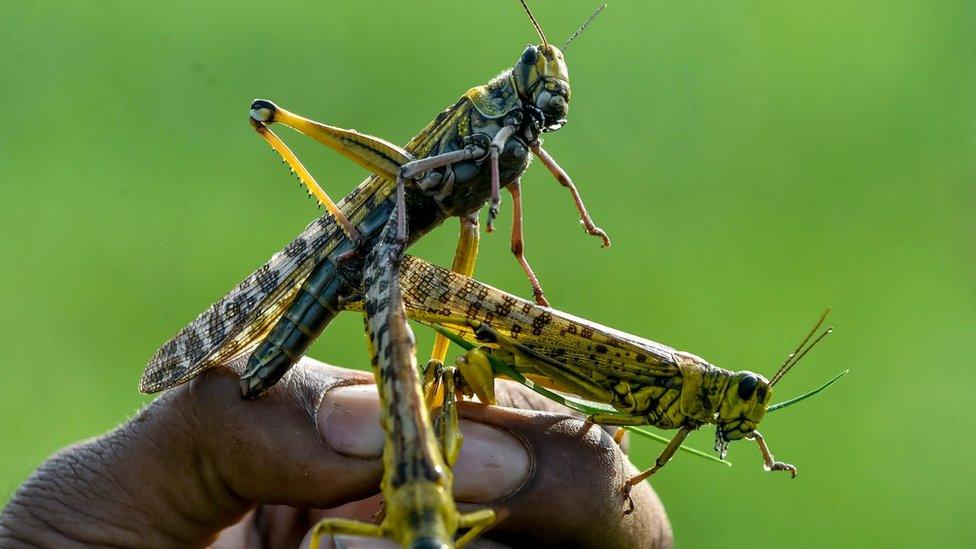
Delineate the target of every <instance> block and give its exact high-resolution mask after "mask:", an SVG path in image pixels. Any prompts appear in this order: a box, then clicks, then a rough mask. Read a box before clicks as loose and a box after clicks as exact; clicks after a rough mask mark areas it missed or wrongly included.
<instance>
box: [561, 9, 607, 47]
mask: <svg viewBox="0 0 976 549" xmlns="http://www.w3.org/2000/svg"><path fill="white" fill-rule="evenodd" d="M605 7H607V4H606V3H603V4H602V5H601V6H600V7H599V8H597V9H596V11H595V12H593V15H591V16H590V17H589V18H588V19H587V20H586V21H583V24H582V25H580V28H578V29H576V32H574V33H573V35H572V36H570V37H569V40H567V41H566V43H565V44H563V51H566V48H568V47H569V43H570V42H572V41H573V40H576V37H577V36H579V35H581V34H583V30H584V29H586V27H588V26H590V23H592V22H593V20H594V19H596V16H597V15H600V12H601V11H603V8H605Z"/></svg>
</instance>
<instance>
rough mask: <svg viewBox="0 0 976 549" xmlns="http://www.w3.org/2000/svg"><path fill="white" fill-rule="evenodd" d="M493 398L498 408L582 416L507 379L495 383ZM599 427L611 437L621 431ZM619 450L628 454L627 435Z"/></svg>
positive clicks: (613, 427) (626, 434)
mask: <svg viewBox="0 0 976 549" xmlns="http://www.w3.org/2000/svg"><path fill="white" fill-rule="evenodd" d="M495 397H496V399H497V401H498V405H499V406H504V407H507V408H517V409H519V410H537V411H545V412H553V413H557V414H563V415H569V416H573V417H577V418H580V419H582V418H583V414H581V413H580V412H578V411H576V410H573V409H571V408H568V407H566V406H563V405H562V404H560V403H558V402H556V401H554V400H552V399H550V398H546V397H544V396H542V395H540V394H539V393H537V392H535V391H533V390H532V389H529V388H528V387H526V386H525V385H522V384H521V383H516V382H514V381H510V380H507V379H499V380H496V381H495ZM600 427H602V428H603V430H604V431H606V432H607V433H609V434H610V435H611V436H613V435H614V434H616V433H617V431H619V430H620V429H621V427H615V426H610V425H601V426H600ZM620 449H621V450H622V451H623V453H625V454H627V453H629V451H630V436H629V434H628V433H624V435H623V439H622V440H621V441H620Z"/></svg>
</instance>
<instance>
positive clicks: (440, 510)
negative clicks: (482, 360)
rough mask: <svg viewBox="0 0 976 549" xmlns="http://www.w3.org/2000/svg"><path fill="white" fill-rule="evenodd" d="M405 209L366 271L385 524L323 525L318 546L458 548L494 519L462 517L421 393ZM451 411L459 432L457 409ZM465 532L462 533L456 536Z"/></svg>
mask: <svg viewBox="0 0 976 549" xmlns="http://www.w3.org/2000/svg"><path fill="white" fill-rule="evenodd" d="M400 211H401V210H400V209H399V206H397V207H396V208H394V212H393V213H392V215H391V217H390V219H389V220H388V222H387V224H386V228H385V229H384V230H383V232H382V233H381V235H380V240H379V242H378V243H377V244H376V245H375V246H374V248H373V250H372V252H371V253H370V255H369V257H368V259H367V261H366V265H365V269H364V272H363V286H364V288H365V293H364V299H363V310H364V312H365V324H366V333H367V336H368V340H369V348H370V354H371V356H372V366H373V375H374V376H375V377H376V380H377V387H378V389H379V394H380V406H381V411H382V412H381V414H380V417H381V422H382V424H383V431H384V434H385V438H384V447H383V479H382V482H381V484H380V488H381V492H382V493H383V496H384V501H385V516H384V517H383V520H382V522H380V524H373V523H368V522H359V521H353V520H346V519H326V520H323V521H321V522H319V523H318V524H317V525H316V526H315V528H314V529H313V533H312V539H311V542H310V546H311V548H312V549H317V548H318V546H319V543H320V540H321V539H322V538H323V537H324V536H330V535H333V534H351V535H360V536H372V537H389V538H392V539H393V540H394V541H396V542H397V543H399V544H400V545H401V546H402V547H411V548H415V549H426V548H430V549H434V548H438V549H439V548H442V547H450V546H457V547H460V546H462V545H464V544H465V543H467V542H468V541H470V540H471V539H474V538H475V537H476V536H477V535H478V534H479V533H481V532H482V531H483V530H484V529H485V528H487V527H488V526H490V525H491V524H492V523H493V522H494V520H495V514H494V512H493V511H492V510H490V509H479V510H477V511H473V512H471V513H466V514H460V513H459V512H458V510H457V507H456V506H455V504H454V499H453V496H452V495H451V484H452V472H451V469H450V467H449V464H448V463H447V462H446V461H445V458H444V452H443V450H442V447H441V445H440V443H439V440H438V438H437V437H436V436H435V433H434V432H433V430H432V426H431V422H430V418H429V415H428V412H427V407H426V406H425V403H424V400H423V395H422V393H421V386H420V380H419V377H418V371H417V359H416V347H415V343H414V336H413V332H412V331H411V329H410V326H409V325H408V324H407V317H406V311H405V308H404V304H403V299H402V294H401V291H400V283H399V280H398V274H399V270H400V264H401V261H402V259H403V250H404V249H405V247H406V239H405V238H402V236H398V233H399V228H398V226H399V225H400V224H401V223H402V222H403V216H402V215H398V212H400ZM452 410H453V416H452V420H453V425H454V426H455V427H456V426H457V417H456V408H453V409H452ZM465 530H466V531H465ZM459 531H463V533H461V535H460V536H457V534H458V532H459Z"/></svg>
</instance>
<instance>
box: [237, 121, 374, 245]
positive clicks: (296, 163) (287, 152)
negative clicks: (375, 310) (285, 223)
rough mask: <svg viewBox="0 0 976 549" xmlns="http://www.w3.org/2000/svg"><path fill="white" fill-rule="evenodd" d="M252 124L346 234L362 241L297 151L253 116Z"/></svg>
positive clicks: (355, 240)
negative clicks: (299, 157) (297, 154)
mask: <svg viewBox="0 0 976 549" xmlns="http://www.w3.org/2000/svg"><path fill="white" fill-rule="evenodd" d="M251 125H252V126H254V129H255V131H257V132H258V135H260V136H261V137H262V138H264V140H265V141H267V142H268V144H269V145H271V148H272V149H274V150H275V152H277V153H278V154H279V155H281V158H282V159H283V160H284V161H285V162H286V163H287V164H288V167H289V168H291V171H293V172H295V174H297V175H298V179H299V180H300V181H301V182H302V183H303V184H304V185H305V188H306V189H308V192H309V193H311V194H313V195H315V198H316V200H318V201H319V204H321V205H323V206H325V209H327V210H329V213H331V214H332V216H333V217H335V218H336V221H338V222H339V226H340V227H342V230H343V231H344V232H345V233H346V236H348V237H349V238H350V240H353V241H354V242H360V241H362V235H361V234H359V231H358V230H357V229H356V227H355V226H354V225H353V224H352V222H350V221H349V218H347V217H346V215H345V214H344V213H342V211H341V210H340V209H339V206H337V205H336V203H335V202H334V201H333V200H332V198H330V197H329V195H328V194H327V193H326V192H325V191H324V190H323V189H322V187H320V186H319V184H318V182H317V181H315V178H314V177H312V174H311V172H309V171H308V169H307V168H305V165H304V164H302V161H301V160H299V159H298V157H297V156H295V153H293V152H292V150H291V149H289V148H288V145H285V142H284V141H282V140H281V138H280V137H278V136H277V135H276V134H275V133H274V132H273V131H271V129H270V128H268V127H267V126H265V125H264V124H262V123H261V122H257V121H256V120H254V119H253V118H252V119H251Z"/></svg>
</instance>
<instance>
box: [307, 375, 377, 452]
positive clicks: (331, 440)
mask: <svg viewBox="0 0 976 549" xmlns="http://www.w3.org/2000/svg"><path fill="white" fill-rule="evenodd" d="M317 419H318V424H319V432H320V433H321V434H322V438H323V439H324V440H325V442H326V444H328V445H329V447H330V448H332V449H333V450H335V451H336V452H338V453H340V454H344V455H347V456H352V457H357V458H366V459H368V458H376V457H379V455H380V454H381V453H382V452H383V427H382V426H381V425H380V398H379V395H378V394H377V393H376V386H375V385H350V386H347V387H336V388H334V389H331V390H329V392H327V393H325V398H323V399H322V404H321V405H319V410H318V414H317Z"/></svg>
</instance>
